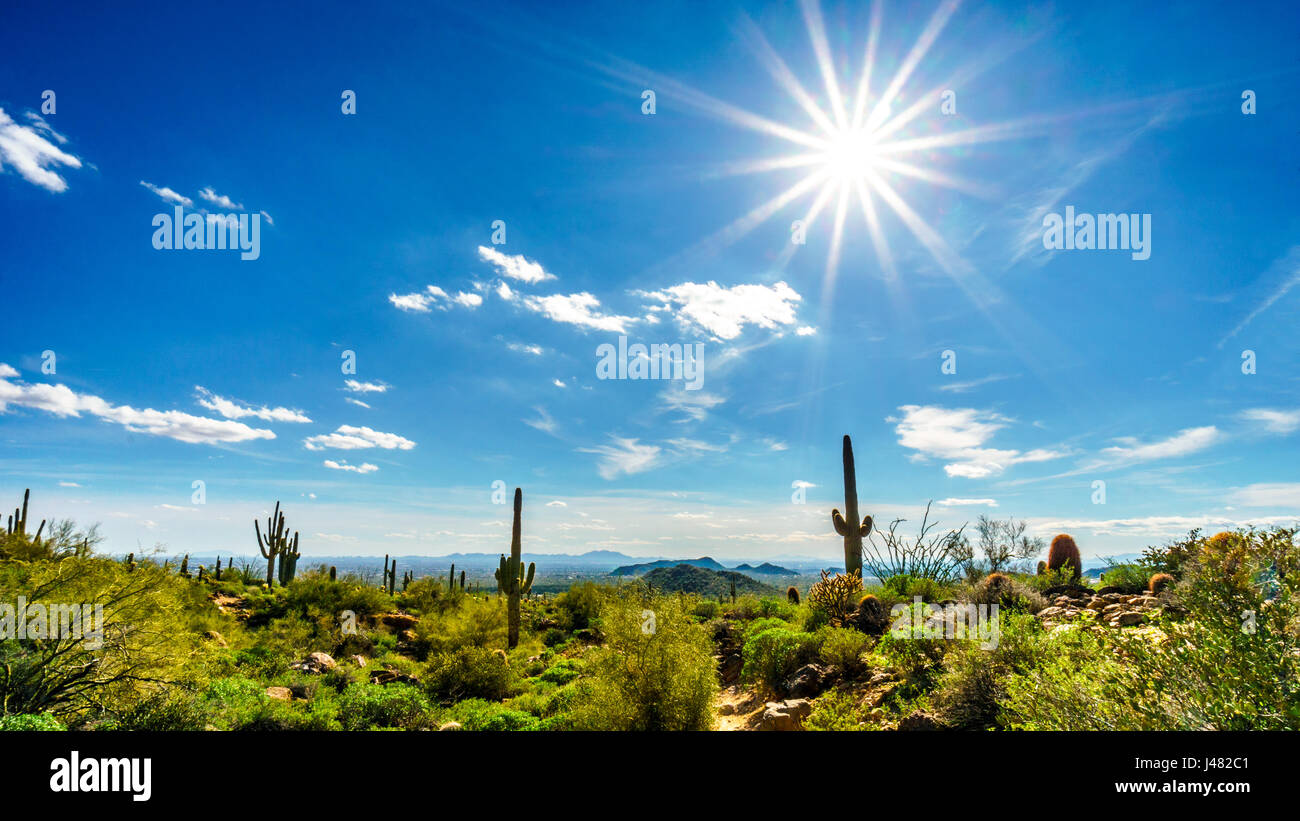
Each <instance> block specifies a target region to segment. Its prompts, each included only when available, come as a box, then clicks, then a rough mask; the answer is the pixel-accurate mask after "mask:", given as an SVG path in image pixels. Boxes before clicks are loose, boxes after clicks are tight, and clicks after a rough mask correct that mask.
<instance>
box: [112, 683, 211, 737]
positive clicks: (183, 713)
mask: <svg viewBox="0 0 1300 821" xmlns="http://www.w3.org/2000/svg"><path fill="white" fill-rule="evenodd" d="M207 724H208V718H207V714H206V712H205V711H204V709H203V705H202V704H201V702H200V701H199V700H198V699H197V698H195V697H194V696H192V695H190V694H189V693H168V692H162V693H158V694H156V695H154V696H152V697H150V698H146V699H143V700H141V701H139V702H137V703H135V704H133V705H131V706H130V707H129V708H127V709H126V710H125V711H124V712H122V714H121V715H119V716H118V717H117V719H116V720H115V721H113V722H112V725H111V729H114V730H154V731H161V730H202V729H204V727H206V726H207ZM106 729H107V728H106Z"/></svg>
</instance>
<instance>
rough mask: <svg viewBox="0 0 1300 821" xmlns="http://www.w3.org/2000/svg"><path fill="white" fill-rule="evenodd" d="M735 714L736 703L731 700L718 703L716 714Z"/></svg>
mask: <svg viewBox="0 0 1300 821" xmlns="http://www.w3.org/2000/svg"><path fill="white" fill-rule="evenodd" d="M735 714H736V705H734V704H732V703H731V702H724V703H722V704H719V705H718V715H720V716H734V715H735Z"/></svg>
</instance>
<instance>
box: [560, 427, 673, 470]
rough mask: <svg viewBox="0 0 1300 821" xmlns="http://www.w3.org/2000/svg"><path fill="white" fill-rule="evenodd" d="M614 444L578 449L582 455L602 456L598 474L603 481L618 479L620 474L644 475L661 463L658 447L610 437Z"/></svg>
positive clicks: (598, 465) (597, 468) (634, 440)
mask: <svg viewBox="0 0 1300 821" xmlns="http://www.w3.org/2000/svg"><path fill="white" fill-rule="evenodd" d="M610 438H611V439H612V440H613V442H614V444H612V445H600V446H598V447H594V448H578V450H579V451H580V452H581V453H595V454H597V455H598V456H600V460H599V461H598V463H597V465H596V472H597V473H599V474H600V476H601V478H602V479H616V478H618V475H619V474H620V473H623V474H627V475H628V476H631V475H632V474H634V473H643V472H644V471H647V470H650V469H651V468H653V467H655V466H656V465H658V464H659V462H660V454H661V453H662V449H661V448H660V447H659V446H658V445H642V444H640V443H639V441H638V440H636V439H622V438H619V437H617V436H612V437H610Z"/></svg>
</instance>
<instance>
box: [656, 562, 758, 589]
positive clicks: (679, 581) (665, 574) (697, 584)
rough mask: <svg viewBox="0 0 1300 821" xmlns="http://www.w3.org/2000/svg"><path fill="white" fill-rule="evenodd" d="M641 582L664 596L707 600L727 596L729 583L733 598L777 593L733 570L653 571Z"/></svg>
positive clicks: (686, 568) (682, 567) (690, 568)
mask: <svg viewBox="0 0 1300 821" xmlns="http://www.w3.org/2000/svg"><path fill="white" fill-rule="evenodd" d="M710 561H712V560H711V559H710ZM642 581H644V582H645V583H646V584H649V585H651V586H652V587H654V589H655V590H661V591H664V592H668V593H677V592H684V593H697V594H699V595H701V596H707V597H709V598H717V597H719V596H724V595H727V594H729V593H730V592H731V585H732V584H733V583H734V584H735V585H736V594H737V595H740V594H742V593H753V594H755V595H773V594H776V593H779V592H780V591H779V590H777V589H776V588H775V587H773V586H771V585H769V584H763V583H762V582H760V581H758V580H756V579H751V578H750V577H749V576H746V575H745V574H744V573H737V572H736V571H734V570H711V569H709V568H707V567H700V566H698V565H694V564H678V565H674V566H672V567H657V568H655V569H654V570H651V571H650V572H648V573H646V574H645V575H644V576H643V577H642Z"/></svg>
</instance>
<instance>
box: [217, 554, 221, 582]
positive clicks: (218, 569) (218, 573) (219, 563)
mask: <svg viewBox="0 0 1300 821" xmlns="http://www.w3.org/2000/svg"><path fill="white" fill-rule="evenodd" d="M217 581H221V557H220V556H218V557H217Z"/></svg>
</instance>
